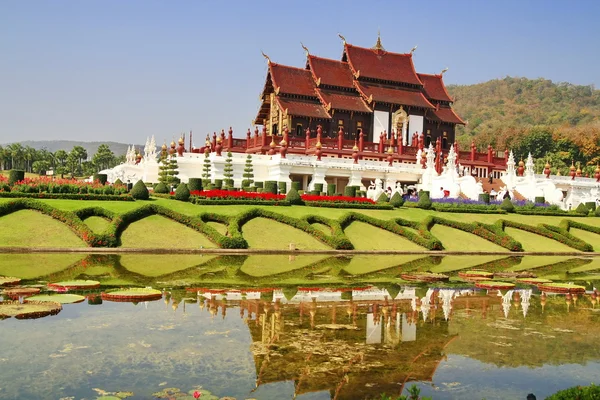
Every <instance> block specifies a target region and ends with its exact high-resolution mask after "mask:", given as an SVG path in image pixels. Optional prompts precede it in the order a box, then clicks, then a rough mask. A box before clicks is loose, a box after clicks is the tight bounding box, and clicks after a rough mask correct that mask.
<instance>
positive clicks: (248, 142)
mask: <svg viewBox="0 0 600 400" xmlns="http://www.w3.org/2000/svg"><path fill="white" fill-rule="evenodd" d="M251 140H252V132H250V128H248V132H246V150H248V149H249V148H250V141H251Z"/></svg>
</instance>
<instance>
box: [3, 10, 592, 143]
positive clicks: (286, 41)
mask: <svg viewBox="0 0 600 400" xmlns="http://www.w3.org/2000/svg"><path fill="white" fill-rule="evenodd" d="M599 17H600V1H573V2H558V1H552V0H546V1H527V0H521V1H501V2H498V1H486V0H479V1H448V0H446V1H431V0H430V1H427V2H422V1H414V0H413V1H364V0H363V1H360V2H359V1H329V0H321V1H301V2H294V1H286V0H278V1H208V0H207V1H201V0H198V1H166V0H164V1H150V0H144V1H141V0H140V1H133V0H129V1H123V0H102V1H92V0H86V1H60V0H57V1H50V0H48V1H26V0H0V143H6V142H10V141H15V140H52V139H72V140H85V141H92V140H96V141H103V140H106V141H121V142H129V143H143V142H144V141H145V138H146V137H147V136H149V135H155V136H156V137H157V139H158V140H159V141H160V142H162V141H163V140H164V139H166V140H169V141H170V140H171V139H172V138H173V137H174V136H178V135H179V134H180V133H181V132H184V131H189V130H190V129H191V130H193V132H194V135H195V138H197V139H196V140H195V141H194V142H195V143H196V144H197V145H199V144H201V142H202V141H201V138H203V137H204V136H205V135H206V133H208V132H213V131H215V130H220V129H221V128H226V129H227V128H228V127H229V126H230V125H231V126H233V128H234V132H236V136H243V135H244V132H245V131H246V129H247V128H248V127H250V123H251V121H252V119H253V118H254V116H255V115H256V111H257V109H258V106H259V100H258V96H259V94H260V92H261V90H262V87H263V84H264V79H265V74H266V63H265V60H264V59H263V57H262V56H261V54H260V51H261V50H263V51H265V53H267V54H268V55H269V56H270V57H271V59H272V60H273V61H274V62H277V63H283V64H289V65H294V66H298V67H302V66H303V65H304V61H305V57H304V52H303V50H302V48H301V47H300V42H301V41H302V42H303V43H304V44H305V45H306V46H307V47H308V48H309V49H310V51H311V53H313V54H316V55H320V56H323V57H329V58H336V59H337V58H339V57H340V56H341V52H342V44H341V41H340V39H339V38H338V36H337V33H338V32H341V33H342V34H343V35H344V36H345V37H346V39H347V40H348V42H349V43H352V44H355V45H359V46H369V47H370V46H372V45H373V44H374V43H375V40H376V38H377V30H378V29H380V30H381V37H382V42H383V45H384V47H386V48H387V49H388V50H390V51H396V52H408V51H409V50H410V49H411V48H412V47H413V46H414V45H418V46H419V47H418V49H417V51H416V53H415V57H414V61H415V65H416V68H417V71H419V72H427V73H438V72H439V71H441V70H442V68H444V67H449V68H450V70H449V71H448V72H447V74H446V75H445V80H446V83H447V84H451V83H456V84H471V83H477V82H483V81H487V80H489V79H495V78H502V77H504V76H507V75H510V76H524V77H528V78H539V77H543V78H548V79H551V80H553V81H558V82H571V83H576V84H583V85H590V84H593V85H595V86H596V87H599V86H600V69H599V66H600V22H599V20H598V18H599Z"/></svg>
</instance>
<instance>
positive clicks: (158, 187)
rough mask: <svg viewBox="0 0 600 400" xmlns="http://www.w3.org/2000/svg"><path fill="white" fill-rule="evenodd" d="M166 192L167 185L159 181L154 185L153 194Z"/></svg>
mask: <svg viewBox="0 0 600 400" xmlns="http://www.w3.org/2000/svg"><path fill="white" fill-rule="evenodd" d="M157 193H158V194H168V193H169V188H168V187H167V185H165V184H164V183H162V182H159V183H158V184H157V185H156V186H155V187H154V194H157Z"/></svg>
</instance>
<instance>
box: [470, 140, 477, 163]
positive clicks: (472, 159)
mask: <svg viewBox="0 0 600 400" xmlns="http://www.w3.org/2000/svg"><path fill="white" fill-rule="evenodd" d="M476 151H477V148H476V147H475V141H472V142H471V161H475V152H476Z"/></svg>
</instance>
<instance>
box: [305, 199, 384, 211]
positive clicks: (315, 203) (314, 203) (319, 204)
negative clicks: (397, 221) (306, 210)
mask: <svg viewBox="0 0 600 400" xmlns="http://www.w3.org/2000/svg"><path fill="white" fill-rule="evenodd" d="M304 205H306V206H309V207H323V208H353V209H357V210H359V209H364V210H367V209H368V210H393V209H394V207H393V206H392V205H390V204H387V203H383V204H382V203H378V204H372V203H335V202H332V201H305V202H304Z"/></svg>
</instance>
